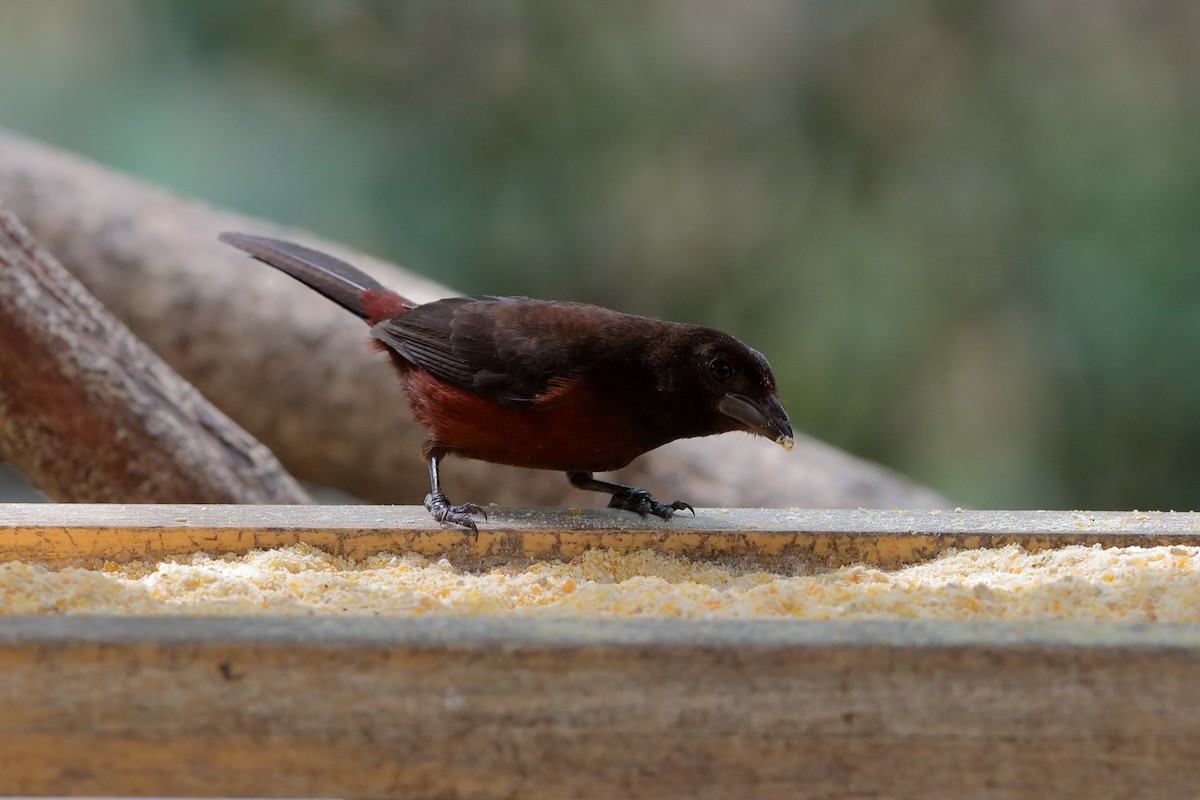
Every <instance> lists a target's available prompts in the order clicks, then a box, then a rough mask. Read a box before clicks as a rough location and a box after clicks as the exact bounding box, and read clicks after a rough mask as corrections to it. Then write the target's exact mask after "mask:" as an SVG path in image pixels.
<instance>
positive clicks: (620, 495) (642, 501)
mask: <svg viewBox="0 0 1200 800" xmlns="http://www.w3.org/2000/svg"><path fill="white" fill-rule="evenodd" d="M608 507H609V508H620V509H622V510H624V511H635V512H637V513H638V514H641V515H642V516H643V517H644V516H646V515H647V514H653V515H654V516H656V517H662V518H663V519H670V518H671V517H672V516H674V515H675V512H676V511H682V510H684V509H685V508H686V509H687V510H688V511H690V512H692V516H693V517H694V516H696V509H694V508H692V506H691V504H689V503H685V502H683V501H682V500H676V501H675V502H673V503H671V504H670V505H667V504H666V503H660V502H658V501H657V500H655V499H654V495H652V494H650V493H649V492H647V491H646V490H645V489H626V490H625V491H621V492H617V493H616V494H614V495H613V496H612V499H611V500H609V501H608Z"/></svg>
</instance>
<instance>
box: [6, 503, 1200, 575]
mask: <svg viewBox="0 0 1200 800" xmlns="http://www.w3.org/2000/svg"><path fill="white" fill-rule="evenodd" d="M488 515H489V517H488V520H487V522H486V523H484V524H483V525H481V526H480V531H479V534H478V536H475V535H472V534H470V533H469V532H467V531H465V530H460V529H457V528H454V527H451V526H444V525H439V524H438V523H436V522H434V521H433V520H432V519H431V518H430V516H429V514H428V513H427V512H426V511H425V509H423V508H421V507H419V506H238V505H211V506H200V505H103V504H97V505H82V504H81V505H47V504H23V503H10V504H0V558H4V559H21V560H28V561H36V562H39V563H44V564H48V565H66V564H88V563H92V562H95V561H97V560H103V559H108V560H113V561H128V560H131V559H137V558H150V559H158V558H164V557H168V556H172V555H183V554H186V553H192V552H197V551H204V552H210V553H245V552H246V551H248V550H251V549H253V548H256V547H277V546H281V545H287V544H294V543H297V542H304V543H306V544H311V545H313V546H314V547H319V548H321V549H323V550H326V551H328V552H331V553H334V554H336V555H344V556H350V557H354V558H362V557H365V556H369V555H374V554H375V553H379V552H385V551H387V552H416V553H420V554H422V555H426V556H431V557H435V558H441V557H445V558H449V559H450V560H451V561H452V562H454V563H456V564H458V565H460V566H468V567H470V566H478V565H482V564H490V563H496V562H499V561H505V560H511V559H522V558H537V559H569V558H574V557H575V556H577V555H579V554H580V553H582V552H584V551H585V550H587V549H591V548H598V547H607V548H612V549H614V550H617V551H621V552H630V551H635V550H643V549H651V550H657V551H660V552H667V553H673V554H677V555H683V556H689V557H693V558H706V559H714V558H728V559H743V560H746V561H750V562H753V563H758V564H762V565H764V566H769V567H774V568H779V569H791V568H811V567H826V566H842V565H845V564H853V563H860V562H861V563H867V564H873V565H877V566H883V567H895V566H900V565H902V564H910V563H914V562H918V561H923V560H927V559H930V558H933V557H934V556H936V555H937V554H938V553H940V552H942V551H943V550H944V549H946V548H947V547H958V548H971V547H1000V546H1003V545H1005V544H1011V543H1016V544H1020V545H1022V546H1024V547H1026V548H1027V549H1029V550H1043V549H1046V548H1049V547H1060V546H1062V545H1066V544H1101V545H1104V546H1107V547H1117V546H1129V545H1141V546H1151V545H1156V544H1178V543H1200V514H1197V513H1194V512H1189V513H1175V512H1137V511H1132V512H1095V511H1088V512H1085V511H899V510H896V511H868V510H857V511H850V510H843V509H833V510H803V509H797V510H782V509H746V508H701V509H698V510H697V512H696V516H695V517H694V518H693V517H691V516H689V515H677V516H676V517H675V518H674V519H672V520H670V521H663V520H659V519H657V518H654V517H650V518H645V519H643V518H640V517H638V516H636V515H634V514H630V513H628V512H624V511H615V510H610V509H554V508H542V509H511V508H496V507H490V508H489V509H488Z"/></svg>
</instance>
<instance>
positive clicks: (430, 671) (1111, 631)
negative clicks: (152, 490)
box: [0, 618, 1200, 800]
mask: <svg viewBox="0 0 1200 800" xmlns="http://www.w3.org/2000/svg"><path fill="white" fill-rule="evenodd" d="M1198 654H1200V631H1198V630H1197V628H1196V627H1195V626H1187V627H1183V628H1178V627H1175V628H1173V627H1168V626H1133V625H1080V624H1072V625H1064V624H1059V625H1053V624H1050V625H1046V624H1043V625H1012V624H972V625H946V624H944V623H939V624H922V623H828V622H826V623H779V622H720V623H717V622H710V623H702V622H666V621H664V622H645V621H640V622H635V621H621V622H600V621H588V622H545V621H532V620H525V621H519V622H518V621H513V620H499V619H496V620H462V619H459V620H405V621H398V620H391V621H379V620H363V619H359V620H344V619H337V620H334V619H308V620H266V619H252V620H237V619H179V620H158V619H144V620H137V619H113V618H108V619H87V620H84V619H72V618H11V619H7V620H4V619H0V675H2V677H3V680H0V764H3V768H2V769H0V793H15V794H64V795H114V794H116V795H147V794H150V795H154V794H158V795H169V796H176V795H182V796H213V795H217V796H260V797H278V796H283V797H371V798H376V797H377V798H399V797H405V798H447V797H456V798H511V797H521V798H530V799H531V800H533V799H536V798H598V797H600V798H608V797H611V798H831V797H855V798H859V797H862V798H906V797H912V798H928V797H987V798H1021V799H1022V800H1026V799H1027V798H1038V797H1047V798H1051V797H1054V798H1057V797H1087V798H1089V799H1092V798H1110V797H1111V798H1117V797H1188V796H1192V795H1191V794H1189V793H1190V792H1193V791H1194V789H1195V782H1194V781H1195V778H1194V776H1195V765H1196V764H1197V763H1200V721H1198V720H1197V718H1196V714H1195V709H1196V708H1197V707H1200V658H1198V657H1197V656H1198Z"/></svg>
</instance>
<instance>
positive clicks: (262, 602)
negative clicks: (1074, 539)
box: [0, 545, 1200, 622]
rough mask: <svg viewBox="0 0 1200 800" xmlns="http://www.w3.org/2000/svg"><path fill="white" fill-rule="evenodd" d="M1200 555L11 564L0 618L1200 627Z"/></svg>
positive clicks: (598, 554) (280, 555)
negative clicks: (738, 564)
mask: <svg viewBox="0 0 1200 800" xmlns="http://www.w3.org/2000/svg"><path fill="white" fill-rule="evenodd" d="M1198 563H1200V547H1150V548H1141V547H1127V548H1115V549H1110V550H1104V549H1101V548H1100V547H1098V546H1097V547H1081V546H1075V547H1064V548H1061V549H1057V550H1049V551H1045V552H1040V553H1028V552H1026V551H1025V550H1023V549H1022V548H1020V547H1018V546H1016V545H1012V546H1008V547H1004V548H1000V549H996V550H965V551H958V552H955V551H949V552H947V553H945V554H943V555H942V556H941V557H940V558H937V559H936V560H934V561H931V562H928V563H925V564H919V565H916V566H911V567H906V568H903V569H898V570H888V571H885V570H880V569H874V568H871V567H864V566H854V567H844V568H842V569H837V570H832V571H829V572H825V573H821V574H817V575H805V576H798V577H796V576H791V577H789V576H783V575H777V574H772V573H769V572H763V571H756V570H753V569H749V568H741V569H739V568H731V567H726V566H722V565H716V564H708V563H704V562H695V561H689V560H687V559H682V558H676V557H673V556H667V555H660V554H656V553H651V552H639V553H632V554H626V555H622V554H618V553H615V552H612V551H608V550H594V551H590V552H588V553H586V554H585V555H582V556H580V557H579V558H576V559H575V560H573V561H571V562H569V563H557V562H546V563H535V564H532V565H528V566H512V567H500V568H495V569H491V570H486V571H481V572H472V571H467V570H462V569H458V568H456V567H454V566H452V565H450V564H449V563H448V562H446V561H436V562H435V561H430V560H428V559H425V558H422V557H419V556H412V555H407V556H397V555H388V554H381V555H377V556H373V557H371V558H367V559H364V560H362V561H352V560H349V559H345V558H339V557H335V556H331V555H329V554H328V553H325V552H323V551H321V550H317V549H315V548H312V547H308V546H306V545H297V546H292V547H284V548H279V549H276V550H265V551H255V552H251V553H249V554H247V555H244V556H233V555H228V556H222V557H212V556H207V555H194V556H191V557H188V558H184V559H181V560H179V561H177V562H174V561H173V562H164V563H146V562H136V563H132V564H111V563H110V564H106V565H104V567H103V568H102V569H99V570H88V569H76V568H70V569H63V570H61V571H51V570H47V569H44V568H42V567H39V566H36V565H31V564H27V563H23V562H8V563H3V564H0V613H9V614H114V613H115V614H190V615H200V614H279V615H314V614H354V615H371V616H410V615H420V614H444V615H451V616H474V615H479V614H509V615H518V616H540V617H685V618H727V619H728V618H737V619H751V618H787V619H865V618H876V619H944V620H988V619H990V620H1002V619H1007V620H1016V619H1021V620H1032V619H1039V620H1041V619H1125V620H1159V621H1164V622H1167V621H1169V622H1196V621H1200V577H1198V576H1197V572H1196V565H1197V564H1198Z"/></svg>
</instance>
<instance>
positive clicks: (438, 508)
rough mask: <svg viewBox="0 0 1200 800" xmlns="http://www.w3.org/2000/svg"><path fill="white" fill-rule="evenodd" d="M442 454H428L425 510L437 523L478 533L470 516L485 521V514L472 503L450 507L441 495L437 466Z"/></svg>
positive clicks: (444, 496) (443, 495)
mask: <svg viewBox="0 0 1200 800" xmlns="http://www.w3.org/2000/svg"><path fill="white" fill-rule="evenodd" d="M443 455H444V453H430V454H429V456H428V461H429V484H430V487H431V488H430V490H429V494H427V495H425V508H427V509H428V510H429V513H430V514H432V515H433V518H434V519H436V520H437V521H438V522H449V523H450V524H452V525H462V526H463V527H464V528H470V529H471V530H472V531H474V532H475V533H479V529H478V528H477V527H475V520H473V519H471V515H472V514H482V515H483V518H484V519H487V512H486V511H484V510H483V509H482V508H480V507H479V506H477V505H476V504H474V503H463V504H462V505H460V506H452V505H450V501H449V500H447V499H446V495H445V494H443V493H442V486H441V480H440V479H439V478H438V465H439V464H440V463H441V460H442V456H443Z"/></svg>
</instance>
